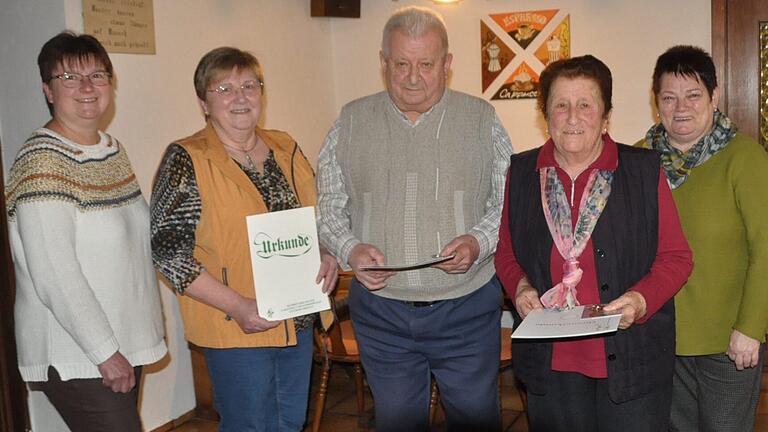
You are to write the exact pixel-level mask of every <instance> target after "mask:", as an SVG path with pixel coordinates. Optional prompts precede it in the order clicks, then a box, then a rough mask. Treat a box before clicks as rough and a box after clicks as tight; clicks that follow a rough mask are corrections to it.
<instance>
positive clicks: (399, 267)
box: [360, 254, 456, 271]
mask: <svg viewBox="0 0 768 432" xmlns="http://www.w3.org/2000/svg"><path fill="white" fill-rule="evenodd" d="M455 256H456V255H455V254H451V255H446V256H439V255H435V256H431V257H429V258H427V259H424V260H421V261H419V262H417V263H414V264H382V265H378V264H374V265H364V266H360V270H391V271H406V270H416V269H420V268H422V267H428V266H431V265H432V264H437V263H441V262H443V261H448V260H450V259H453V257H455Z"/></svg>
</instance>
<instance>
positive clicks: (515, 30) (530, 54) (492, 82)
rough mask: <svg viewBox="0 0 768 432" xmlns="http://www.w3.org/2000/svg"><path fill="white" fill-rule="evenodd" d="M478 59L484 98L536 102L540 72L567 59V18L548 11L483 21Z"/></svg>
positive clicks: (490, 16)
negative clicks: (480, 67) (555, 62)
mask: <svg viewBox="0 0 768 432" xmlns="http://www.w3.org/2000/svg"><path fill="white" fill-rule="evenodd" d="M480 56H481V65H482V71H481V77H482V80H481V85H482V89H483V94H484V95H485V97H486V98H489V99H491V100H507V99H529V98H536V97H537V96H538V94H539V75H540V74H541V71H542V70H544V68H545V67H546V66H547V65H548V64H549V63H552V62H554V61H557V60H560V59H564V58H569V57H570V56H571V25H570V15H568V14H567V13H566V12H564V11H563V10H561V9H548V10H537V11H525V12H508V13H498V14H490V15H488V16H487V17H483V18H481V20H480Z"/></svg>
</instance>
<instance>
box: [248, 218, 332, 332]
mask: <svg viewBox="0 0 768 432" xmlns="http://www.w3.org/2000/svg"><path fill="white" fill-rule="evenodd" d="M245 219H246V223H247V225H248V244H249V245H250V249H251V267H252V268H253V284H254V286H255V289H256V302H257V303H258V306H259V316H261V317H262V318H264V319H268V320H282V319H287V318H293V317H297V316H299V315H306V314H309V313H313V312H319V311H322V310H327V309H330V308H331V305H330V302H329V301H328V296H327V295H326V294H323V291H322V286H323V283H322V282H320V283H319V284H317V283H315V278H316V277H317V272H318V270H319V269H320V248H319V244H318V242H317V226H316V225H315V209H314V207H301V208H297V209H291V210H283V211H278V212H270V213H263V214H259V215H253V216H248V217H246V218H245Z"/></svg>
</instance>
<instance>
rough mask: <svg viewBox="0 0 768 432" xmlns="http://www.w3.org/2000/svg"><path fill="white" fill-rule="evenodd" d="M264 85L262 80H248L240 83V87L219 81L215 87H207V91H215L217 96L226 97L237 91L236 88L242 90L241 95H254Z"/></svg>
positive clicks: (259, 91)
mask: <svg viewBox="0 0 768 432" xmlns="http://www.w3.org/2000/svg"><path fill="white" fill-rule="evenodd" d="M263 85H264V83H263V82H261V81H259V80H250V81H246V82H244V83H242V84H241V85H240V87H238V86H236V85H234V84H232V83H221V84H219V85H217V86H216V87H214V88H212V89H209V90H207V91H209V92H216V93H218V94H219V96H221V97H224V98H227V97H232V96H234V95H235V93H237V89H238V88H239V89H240V90H242V91H243V96H246V97H251V96H255V95H256V94H260V93H261V87H262V86H263Z"/></svg>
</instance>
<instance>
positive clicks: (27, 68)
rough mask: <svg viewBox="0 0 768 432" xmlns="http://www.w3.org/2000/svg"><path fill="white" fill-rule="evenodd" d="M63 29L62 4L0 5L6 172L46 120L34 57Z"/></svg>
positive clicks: (19, 1)
mask: <svg viewBox="0 0 768 432" xmlns="http://www.w3.org/2000/svg"><path fill="white" fill-rule="evenodd" d="M62 28H64V1H63V0H55V1H46V2H42V1H26V0H3V1H2V2H0V41H2V42H0V142H2V145H3V150H4V151H3V162H4V168H5V171H7V170H8V167H10V166H11V164H12V163H13V157H14V156H15V155H16V150H18V148H19V147H21V144H23V143H24V140H25V139H26V138H27V137H28V136H29V133H30V132H31V131H32V130H33V129H34V128H36V127H38V126H39V125H41V124H42V123H43V122H44V121H45V120H46V119H47V118H48V109H47V108H46V106H45V99H44V97H43V91H42V86H41V84H40V74H39V73H38V69H37V54H38V52H40V47H41V46H42V45H43V43H45V41H46V40H48V39H49V38H50V37H51V36H53V35H54V34H56V33H58V32H59V31H60V29H62Z"/></svg>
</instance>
